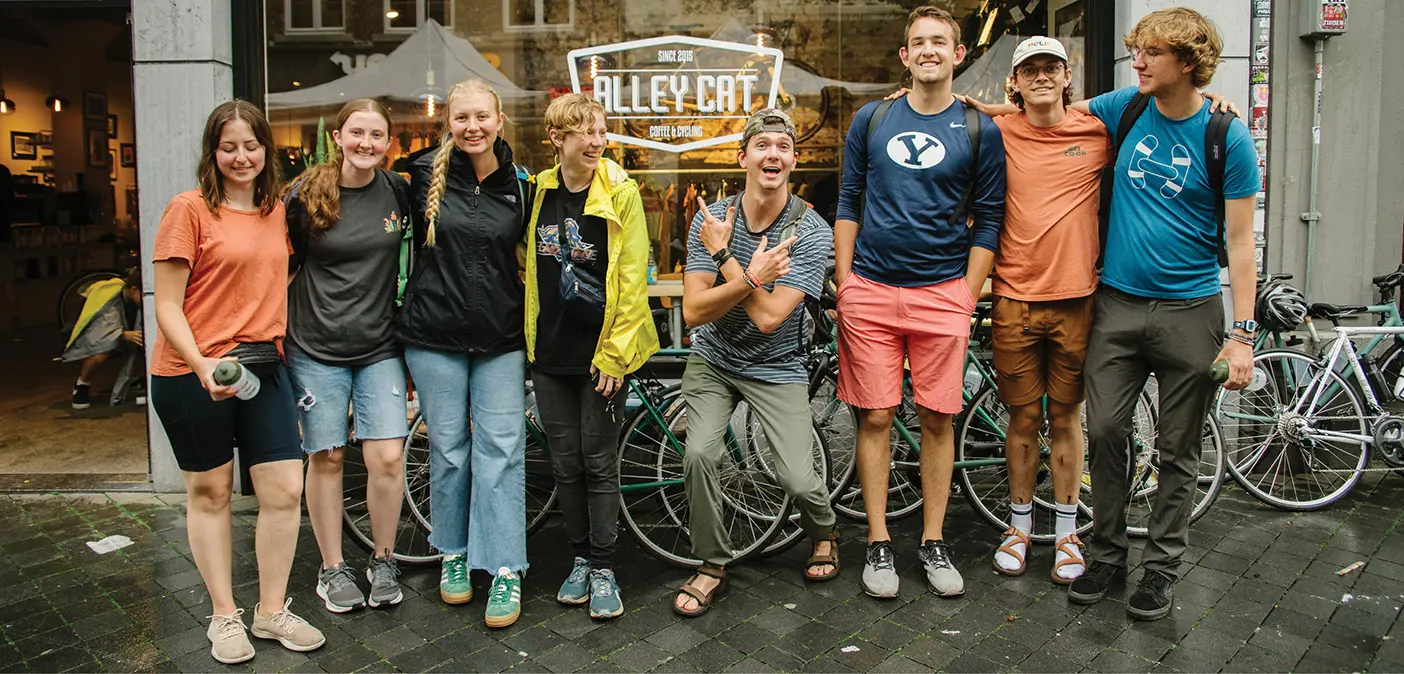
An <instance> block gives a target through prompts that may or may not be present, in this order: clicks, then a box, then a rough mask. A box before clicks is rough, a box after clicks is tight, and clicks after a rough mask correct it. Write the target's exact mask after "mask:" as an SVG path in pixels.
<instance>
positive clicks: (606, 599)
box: [590, 569, 624, 618]
mask: <svg viewBox="0 0 1404 674" xmlns="http://www.w3.org/2000/svg"><path fill="white" fill-rule="evenodd" d="M621 615H624V600H623V599H622V598H620V596H619V584H618V583H616V582H614V572H613V571H610V570H609V569H596V570H594V571H591V572H590V617H591V618H618V617H619V616H621Z"/></svg>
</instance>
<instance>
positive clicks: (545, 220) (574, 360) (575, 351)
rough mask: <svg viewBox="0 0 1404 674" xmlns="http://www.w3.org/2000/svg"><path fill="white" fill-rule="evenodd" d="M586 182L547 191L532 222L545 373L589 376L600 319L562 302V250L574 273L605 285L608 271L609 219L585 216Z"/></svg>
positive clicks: (539, 360)
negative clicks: (578, 314) (584, 317)
mask: <svg viewBox="0 0 1404 674" xmlns="http://www.w3.org/2000/svg"><path fill="white" fill-rule="evenodd" d="M589 194H590V188H589V187H588V186H586V187H585V188H584V189H582V190H580V191H579V192H571V191H569V190H567V189H566V188H565V186H564V185H562V186H561V187H557V188H556V189H552V190H547V192H546V195H545V197H543V199H542V201H541V217H540V218H538V219H537V222H536V283H537V288H539V289H540V293H539V296H540V298H541V311H540V313H538V314H537V319H536V363H535V364H534V367H536V368H537V369H539V370H541V371H542V372H545V373H547V374H589V372H590V361H591V360H592V359H593V358H594V357H595V345H596V344H597V343H598V342H599V339H600V331H601V330H603V329H604V320H603V318H601V320H599V321H594V322H592V323H590V324H586V323H583V322H581V321H579V320H577V319H576V318H575V317H573V316H572V315H569V314H567V313H566V312H565V311H564V308H563V307H562V306H561V291H560V280H561V262H560V260H559V259H558V258H557V257H556V256H557V251H559V250H561V249H562V248H564V249H565V251H566V255H567V257H569V259H570V261H571V264H572V265H574V267H575V273H576V275H577V276H581V277H583V278H582V280H585V281H587V282H592V283H593V285H594V286H595V287H597V288H603V287H604V278H605V271H606V270H608V269H609V223H607V222H605V220H604V218H601V217H599V216H595V215H585V199H586V197H588V196H589Z"/></svg>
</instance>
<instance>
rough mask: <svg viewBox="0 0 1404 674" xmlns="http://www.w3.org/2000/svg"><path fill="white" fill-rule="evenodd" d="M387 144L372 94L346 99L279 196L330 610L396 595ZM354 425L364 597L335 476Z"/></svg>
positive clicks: (399, 241) (404, 190)
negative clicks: (315, 156)
mask: <svg viewBox="0 0 1404 674" xmlns="http://www.w3.org/2000/svg"><path fill="white" fill-rule="evenodd" d="M390 138H391V136H390V111H389V110H387V109H386V108H385V106H383V105H381V104H380V103H379V102H377V101H375V100H374V99H369V98H362V99H358V100H354V101H351V102H349V103H347V104H346V105H344V106H342V108H341V112H340V113H338V114H337V116H336V128H335V129H334V130H333V131H332V146H331V154H330V156H329V157H328V160H327V161H325V162H323V163H321V164H317V165H315V166H313V167H311V168H310V169H308V170H307V172H306V173H303V174H302V176H301V177H300V178H299V179H298V181H297V182H295V183H293V184H292V185H291V186H290V188H289V193H288V196H287V198H286V200H285V203H286V207H287V214H288V236H289V238H290V239H291V240H292V245H293V257H292V268H293V269H294V272H295V276H294V277H293V280H292V284H291V285H290V286H289V287H288V340H287V348H286V351H287V363H288V376H289V378H291V380H292V385H293V396H294V399H295V400H296V401H297V414H298V421H299V423H300V425H301V427H302V449H303V451H304V452H306V453H307V489H306V491H307V514H308V518H309V519H311V520H312V531H313V533H314V534H316V538H317V548H318V550H319V551H320V552H321V553H322V565H321V567H320V568H319V569H318V573H317V586H316V587H317V589H316V592H317V597H318V598H320V599H321V600H322V602H323V604H324V605H325V606H326V608H327V610H328V611H331V612H333V613H345V612H347V611H352V610H354V609H357V608H360V607H361V606H365V605H367V604H369V605H370V606H371V607H373V608H377V607H382V606H393V605H395V604H398V603H400V601H401V600H402V599H403V598H404V593H403V592H402V591H401V589H400V582H399V575H400V572H399V567H398V566H397V565H396V563H395V556H394V554H392V553H393V551H394V547H395V529H396V526H397V524H398V523H399V520H400V507H401V505H402V504H403V503H404V490H405V483H404V475H403V472H404V470H403V466H402V456H401V453H402V446H403V444H404V437H405V435H406V433H407V431H408V424H407V423H406V421H405V418H406V417H405V414H406V402H405V401H406V398H407V396H406V395H405V390H406V389H405V366H404V363H403V362H402V361H401V355H400V345H399V342H397V341H395V334H394V327H395V322H394V315H395V305H396V302H397V301H398V300H399V299H400V298H399V297H398V296H397V290H398V288H399V278H400V276H401V274H402V271H401V269H400V265H401V260H402V259H406V258H403V257H402V256H401V252H402V249H403V250H404V251H405V252H408V246H409V244H410V242H409V241H408V240H407V239H406V238H405V237H406V236H407V235H408V234H409V231H408V230H409V228H410V227H409V224H410V223H409V220H410V216H409V203H408V202H409V184H408V183H406V182H405V179H404V178H403V177H401V176H400V174H398V173H393V172H391V171H387V170H385V169H382V168H380V166H381V164H383V163H384V161H385V153H386V151H387V150H388V149H389V147H390ZM348 409H349V410H351V415H350V416H348V415H347V410H348ZM352 423H354V426H353V425H352ZM352 428H354V429H355V436H356V440H357V441H358V442H359V443H360V452H361V459H362V461H363V462H364V465H365V467H366V509H367V510H368V511H369V512H370V524H371V538H372V540H373V541H374V548H373V552H372V554H371V557H370V560H369V561H368V562H367V570H366V576H367V580H368V581H369V583H370V586H369V588H368V590H369V592H368V593H362V592H361V589H360V588H359V587H357V576H356V572H355V570H354V569H352V567H351V566H350V565H348V564H347V563H346V561H345V560H344V559H343V558H342V554H341V549H342V548H341V525H342V472H343V462H344V461H345V455H346V444H347V442H349V441H350V439H351V430H352Z"/></svg>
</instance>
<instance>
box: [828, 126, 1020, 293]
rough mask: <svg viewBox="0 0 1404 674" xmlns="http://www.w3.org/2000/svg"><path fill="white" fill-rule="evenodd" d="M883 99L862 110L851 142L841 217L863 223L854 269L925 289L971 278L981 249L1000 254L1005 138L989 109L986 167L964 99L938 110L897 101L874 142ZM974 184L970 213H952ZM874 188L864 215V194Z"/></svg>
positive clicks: (983, 145) (984, 130)
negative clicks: (974, 253) (974, 252)
mask: <svg viewBox="0 0 1404 674" xmlns="http://www.w3.org/2000/svg"><path fill="white" fill-rule="evenodd" d="M877 106H878V104H877V102H873V103H869V104H867V105H865V106H863V107H862V109H860V110H859V111H858V114H856V115H854V116H853V123H852V124H851V125H849V127H848V140H847V141H846V143H845V145H844V155H843V186H842V187H840V188H839V205H838V215H837V219H839V220H854V221H857V222H860V223H862V228H861V229H860V230H859V231H858V242H857V246H856V248H855V250H854V252H853V273H855V274H858V275H859V276H862V277H863V278H865V279H868V280H870V281H876V282H878V283H882V284H885V285H890V286H900V287H908V288H911V287H918V286H926V285H933V284H936V283H941V282H943V281H949V280H951V279H953V278H958V277H961V276H964V275H965V267H966V263H967V262H968V261H969V257H970V248H971V246H972V245H974V246H979V247H981V248H985V249H987V250H990V251H993V250H995V248H996V246H997V245H998V244H999V229H1000V227H1001V225H1002V224H1003V223H1004V138H1003V137H1002V136H1001V135H1000V132H999V127H997V126H995V123H994V120H991V119H990V118H989V117H986V116H984V115H980V122H981V124H980V165H979V166H972V163H973V162H972V161H971V159H972V158H971V147H970V139H969V137H968V136H967V135H966V129H965V106H964V105H963V104H962V103H961V102H960V101H955V102H954V103H952V104H951V106H950V107H948V108H946V109H945V110H943V111H941V112H939V113H937V114H934V115H923V114H920V113H918V112H916V111H915V110H913V109H912V106H911V105H910V104H909V103H908V102H907V99H906V98H901V99H898V100H896V101H894V102H893V103H892V107H891V108H889V109H888V110H887V114H886V115H884V116H883V118H882V119H881V120H880V121H879V122H878V125H877V128H876V129H875V130H874V131H873V137H872V151H869V144H868V137H867V135H868V120H870V119H872V116H873V111H874V110H875V109H876V108H877ZM972 180H973V181H975V191H974V193H973V195H972V198H971V204H970V214H971V215H972V216H973V217H974V224H973V225H972V226H971V227H969V228H967V227H966V223H965V219H964V218H959V219H958V221H957V222H955V223H952V222H951V215H952V213H954V212H955V209H956V208H957V207H958V206H959V204H960V201H961V199H962V198H964V196H965V190H966V187H967V186H968V185H969V184H970V182H971V181H972ZM864 191H866V192H867V201H866V203H865V205H864V212H863V213H862V214H861V217H860V214H859V213H858V204H859V198H860V197H862V195H863V193H864Z"/></svg>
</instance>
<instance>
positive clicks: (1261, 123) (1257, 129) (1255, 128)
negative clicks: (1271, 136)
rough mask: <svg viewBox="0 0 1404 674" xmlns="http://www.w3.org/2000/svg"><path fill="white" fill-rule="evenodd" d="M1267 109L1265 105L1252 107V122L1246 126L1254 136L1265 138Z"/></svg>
mask: <svg viewBox="0 0 1404 674" xmlns="http://www.w3.org/2000/svg"><path fill="white" fill-rule="evenodd" d="M1267 125H1268V109H1267V108H1265V107H1255V108H1253V123H1252V124H1250V125H1249V126H1248V130H1249V131H1250V132H1252V134H1253V137H1254V138H1267Z"/></svg>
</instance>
